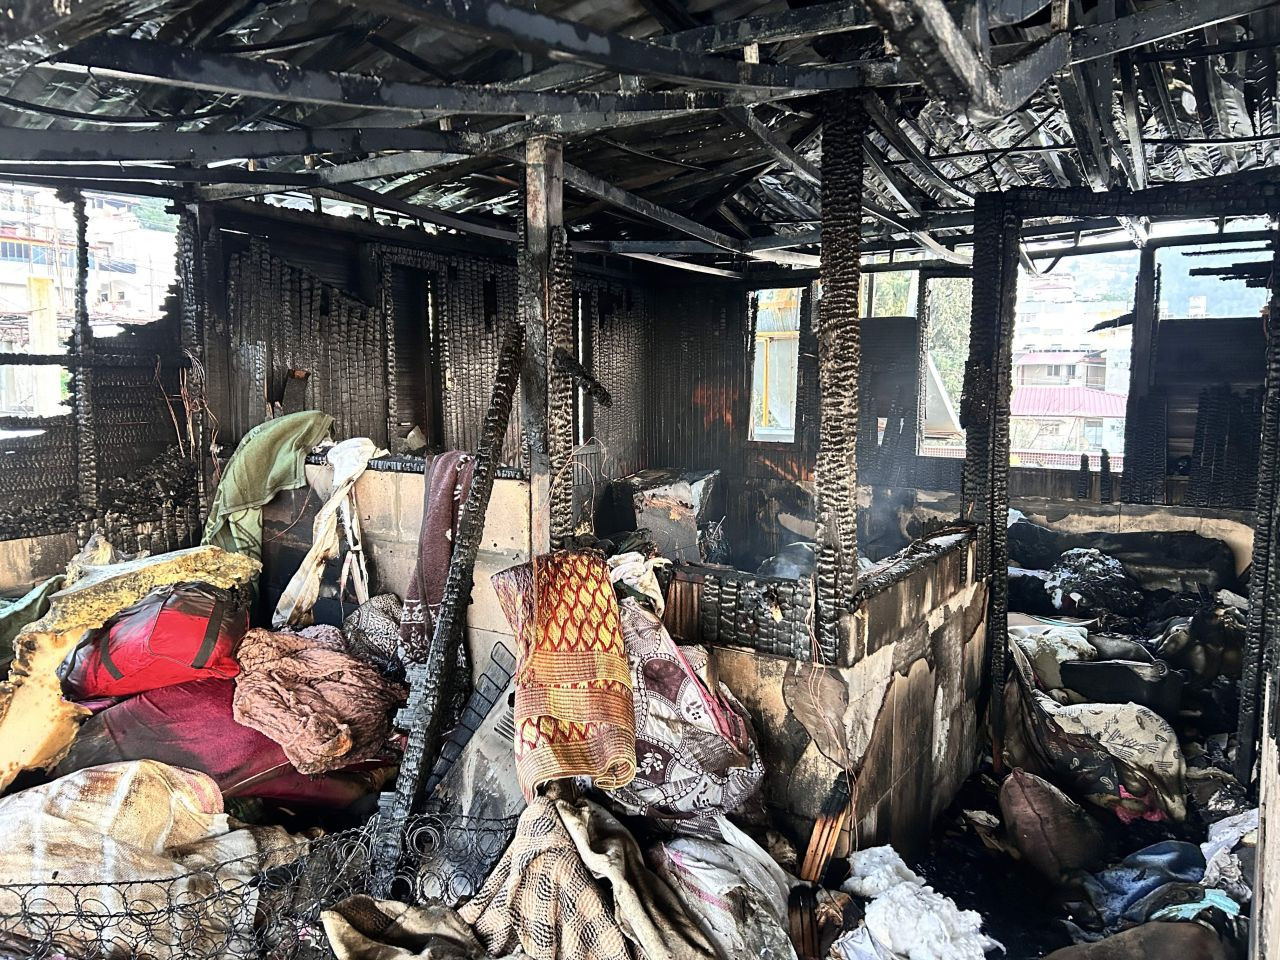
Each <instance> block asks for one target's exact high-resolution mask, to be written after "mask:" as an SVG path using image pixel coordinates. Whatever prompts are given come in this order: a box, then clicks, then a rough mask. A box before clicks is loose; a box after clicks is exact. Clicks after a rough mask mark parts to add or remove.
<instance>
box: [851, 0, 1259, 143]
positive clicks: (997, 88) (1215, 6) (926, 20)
mask: <svg viewBox="0 0 1280 960" xmlns="http://www.w3.org/2000/svg"><path fill="white" fill-rule="evenodd" d="M1273 2H1274V0H1217V2H1214V3H1200V2H1195V0H1170V2H1168V3H1162V4H1159V5H1157V6H1155V7H1152V8H1150V9H1148V10H1143V11H1142V12H1140V13H1135V14H1132V15H1130V16H1127V17H1119V18H1116V19H1111V20H1109V21H1107V22H1102V23H1097V24H1093V25H1090V26H1085V27H1080V28H1078V29H1076V30H1074V31H1072V32H1070V33H1069V34H1068V33H1067V32H1066V31H1059V32H1056V33H1053V34H1052V35H1050V36H1049V37H1047V38H1045V39H1043V40H1039V41H1035V42H1032V43H1030V44H1026V45H1023V46H1022V47H1020V48H1019V47H1015V46H1013V45H1010V46H1007V47H1004V48H1001V49H1000V50H999V51H996V50H993V49H992V48H991V46H990V36H989V30H988V28H989V27H991V26H999V25H1001V24H1006V23H1009V22H1016V21H1011V20H1010V19H1009V18H1010V17H1012V16H1016V15H1018V14H1019V13H1022V12H1025V11H1026V10H1028V9H1030V10H1032V11H1033V12H1034V11H1035V10H1036V9H1039V8H1043V7H1044V6H1046V5H1047V4H1043V3H1036V2H1034V0H1029V2H1027V3H1025V4H1022V3H1013V2H1012V0H1011V2H1010V3H1006V4H997V5H996V15H995V16H994V17H992V16H991V12H990V10H989V9H988V10H987V11H986V17H985V22H983V17H982V13H983V10H984V8H985V7H986V6H987V5H986V4H981V3H978V4H970V5H966V6H965V7H964V8H963V9H964V10H967V11H968V13H969V16H968V18H967V21H968V22H966V23H965V24H963V25H962V24H961V23H960V22H957V20H956V18H955V17H954V16H953V13H952V8H951V7H949V6H947V5H946V4H944V3H943V0H867V5H868V7H869V8H870V10H871V13H872V15H873V16H874V17H875V19H876V21H877V22H878V23H879V24H880V26H881V27H882V28H883V29H884V31H885V34H886V36H887V38H888V40H889V42H890V43H891V44H892V45H893V46H894V48H895V49H896V51H897V52H898V53H899V55H900V56H901V57H902V59H903V61H904V62H905V64H906V66H907V67H908V68H909V69H910V70H911V71H912V72H913V73H914V74H915V75H916V76H917V77H919V79H920V80H921V82H923V83H924V84H925V86H927V87H928V88H929V89H930V91H931V92H933V93H934V94H936V95H937V96H939V97H940V98H942V99H943V100H944V101H946V102H947V103H949V104H950V105H951V106H952V107H953V108H955V109H957V110H959V111H961V112H963V113H969V114H972V115H973V116H974V117H975V118H976V119H981V120H993V119H998V118H1001V117H1005V116H1007V115H1008V114H1010V113H1012V112H1013V111H1014V110H1017V109H1018V108H1020V107H1021V106H1023V105H1024V104H1025V103H1026V102H1027V101H1028V100H1029V99H1030V98H1031V97H1032V95H1034V94H1035V93H1036V91H1037V90H1039V89H1040V88H1041V87H1042V86H1043V85H1044V84H1045V83H1046V82H1047V81H1048V80H1049V79H1050V77H1052V76H1053V75H1054V74H1055V73H1058V72H1059V71H1062V70H1064V69H1066V68H1067V67H1068V66H1069V65H1070V64H1073V63H1077V64H1078V63H1084V62H1087V61H1090V60H1096V59H1101V58H1107V57H1112V56H1114V55H1115V54H1117V53H1122V52H1124V51H1126V50H1131V49H1133V48H1135V47H1140V46H1144V45H1146V44H1149V43H1154V42H1156V41H1159V40H1164V39H1168V38H1169V37H1174V36H1178V35H1179V34H1183V33H1187V32H1189V31H1192V30H1199V29H1202V28H1204V27H1208V26H1211V25H1213V24H1216V23H1221V22H1222V21H1224V20H1230V19H1233V18H1235V17H1240V16H1244V15H1246V14H1250V13H1253V12H1255V11H1257V10H1261V9H1263V8H1265V7H1268V6H1270V5H1271V4H1272V3H1273ZM975 11H976V12H975ZM997 53H998V54H999V55H998V56H997ZM998 61H1003V62H998Z"/></svg>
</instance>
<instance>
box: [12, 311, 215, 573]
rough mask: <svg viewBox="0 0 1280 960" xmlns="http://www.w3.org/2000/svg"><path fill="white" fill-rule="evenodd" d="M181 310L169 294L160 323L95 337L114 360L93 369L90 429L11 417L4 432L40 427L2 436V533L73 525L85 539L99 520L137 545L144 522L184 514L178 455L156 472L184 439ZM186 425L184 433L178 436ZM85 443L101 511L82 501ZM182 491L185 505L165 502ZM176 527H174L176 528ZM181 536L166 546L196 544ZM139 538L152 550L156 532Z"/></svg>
mask: <svg viewBox="0 0 1280 960" xmlns="http://www.w3.org/2000/svg"><path fill="white" fill-rule="evenodd" d="M179 309H180V300H179V298H177V297H170V298H169V299H168V300H167V301H166V303H165V308H164V315H163V316H162V317H161V318H160V319H159V320H156V321H155V322H154V323H150V324H146V325H141V326H135V327H130V328H128V329H126V330H125V332H123V333H121V334H119V335H117V336H114V337H109V338H99V339H96V340H95V341H94V345H93V349H94V352H95V354H96V355H97V356H99V357H105V358H108V359H109V360H110V365H107V364H106V363H105V362H103V363H100V364H98V365H96V366H95V367H94V369H93V381H94V385H93V414H94V415H93V419H92V424H93V430H92V433H86V432H85V431H83V430H80V431H77V429H76V427H75V425H74V423H73V417H72V415H70V414H67V415H63V416H56V417H45V418H21V419H11V420H9V421H7V422H6V424H5V427H6V429H13V430H28V429H29V430H36V431H40V432H39V433H37V434H36V435H34V436H26V437H7V438H5V439H3V440H0V539H12V538H16V537H27V536H42V535H47V534H54V533H63V532H66V531H73V532H75V531H77V529H78V528H80V527H83V528H84V530H85V531H86V532H84V535H83V536H81V539H82V540H83V539H84V537H86V536H87V535H88V532H92V528H93V526H94V524H96V525H98V526H101V527H103V528H104V529H109V530H110V531H115V532H116V540H115V541H114V542H115V543H116V545H117V546H119V547H121V548H122V549H128V550H135V549H138V547H137V546H136V542H137V538H138V537H139V534H138V533H137V527H138V525H139V524H143V525H146V524H151V523H153V522H154V523H156V524H158V525H160V524H161V521H162V514H163V512H164V510H165V509H167V510H168V511H169V513H170V514H171V515H172V514H174V513H175V511H176V512H177V513H181V514H182V515H183V516H184V517H185V515H186V512H187V507H188V504H187V502H186V499H185V498H186V497H187V496H188V495H189V494H190V493H191V491H190V490H188V489H187V487H186V485H185V481H183V479H182V478H181V476H180V474H181V473H182V470H181V468H180V460H178V459H174V458H167V459H173V463H170V464H168V466H166V468H165V470H166V471H168V472H170V482H167V483H166V482H157V479H156V477H157V475H156V474H155V473H154V472H153V468H154V465H155V463H156V461H157V458H160V457H161V456H162V455H165V454H166V451H169V450H170V449H171V448H172V447H173V446H174V444H175V443H177V442H179V439H180V438H181V440H182V441H183V442H185V440H186V434H185V428H186V413H185V410H184V408H183V405H182V401H181V397H180V392H181V391H180V384H179V366H180V352H179V349H178V334H177V323H176V317H177V314H178V311H179ZM166 398H168V401H167V402H166ZM179 430H182V431H184V432H183V433H182V434H181V435H180V434H179ZM86 448H87V449H89V450H90V451H91V452H92V457H93V461H94V462H95V463H96V464H97V468H96V475H97V479H98V484H99V486H100V487H101V488H102V490H103V491H105V496H102V497H100V498H99V504H98V508H97V509H96V511H93V510H90V511H89V512H88V513H86V511H85V509H84V508H83V506H82V504H81V503H80V502H79V500H78V498H79V495H80V493H81V490H80V487H81V480H82V477H83V474H82V473H81V471H80V470H78V469H77V462H78V461H77V456H76V451H77V449H80V450H84V449H86ZM144 474H146V476H145V477H144V476H143V475H144ZM135 481H138V483H135ZM139 484H140V485H141V486H139ZM179 487H181V488H182V489H181V490H180V491H179V490H178V488H179ZM175 492H180V493H181V497H180V498H179V500H180V501H181V502H175V501H174V500H173V499H171V498H168V500H167V506H166V503H165V501H166V495H168V494H172V493H175ZM126 501H127V502H126ZM86 517H91V518H92V520H89V521H86ZM170 533H171V534H174V532H173V529H172V528H171V529H170ZM174 537H175V539H170V540H163V541H162V544H163V545H162V547H161V549H176V548H178V547H183V546H188V545H189V540H179V539H176V534H174ZM141 542H142V543H143V547H144V548H146V549H151V545H150V535H149V534H145V536H144V538H143V539H142V541H141Z"/></svg>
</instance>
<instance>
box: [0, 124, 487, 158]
mask: <svg viewBox="0 0 1280 960" xmlns="http://www.w3.org/2000/svg"><path fill="white" fill-rule="evenodd" d="M380 150H441V151H456V152H460V153H469V152H471V151H470V150H469V149H466V148H465V147H463V145H462V142H461V141H460V140H459V139H458V138H456V137H454V136H451V135H448V134H444V133H441V132H439V131H434V130H409V129H404V130H401V129H394V128H381V127H370V128H354V127H351V128H347V127H338V128H328V129H322V130H237V131H232V132H226V133H189V132H180V133H173V132H168V131H155V130H130V131H128V132H123V131H110V132H107V133H104V132H102V131H99V130H31V129H27V128H19V127H0V157H3V158H4V159H5V160H8V161H71V162H84V161H94V162H120V161H132V160H152V161H163V162H167V163H183V162H186V163H197V164H199V163H212V162H214V161H225V160H247V159H257V158H262V157H281V156H293V157H300V156H303V155H304V154H309V153H376V152H377V151H380Z"/></svg>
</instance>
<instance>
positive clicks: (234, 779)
mask: <svg viewBox="0 0 1280 960" xmlns="http://www.w3.org/2000/svg"><path fill="white" fill-rule="evenodd" d="M235 690H236V685H235V682H234V681H232V680H219V679H216V678H214V679H209V680H195V681H192V682H191V683H184V684H179V685H175V686H172V687H165V688H164V689H161V690H154V691H151V692H149V693H142V694H139V695H138V696H136V697H130V698H129V699H128V700H125V701H123V702H121V703H117V704H116V705H115V706H112V707H108V708H107V709H106V710H103V711H102V712H100V713H98V714H96V715H94V716H92V717H90V718H89V719H88V720H86V721H85V722H84V726H82V727H81V728H80V733H79V734H78V735H77V736H76V739H75V742H74V743H72V744H71V750H70V752H68V754H67V755H66V756H65V757H64V758H63V759H62V760H61V761H60V762H59V763H58V767H57V774H58V776H60V777H61V776H65V775H66V774H68V773H73V772H75V771H76V770H83V769H84V768H85V767H96V766H99V765H100V764H104V763H117V762H119V761H122V760H159V761H160V762H161V763H167V764H170V765H172V766H175V767H186V768H187V769H189V770H199V771H200V772H201V773H207V774H208V775H209V776H211V777H212V778H213V779H214V781H215V782H216V783H217V784H218V789H219V790H221V791H222V792H223V794H224V795H225V796H228V797H263V798H266V799H272V800H279V801H283V802H288V803H306V804H312V805H318V806H326V807H335V808H341V807H347V806H350V805H351V804H352V803H354V802H355V801H356V800H358V799H360V797H362V796H364V795H365V794H367V793H371V792H373V791H375V790H377V788H378V781H377V780H376V779H370V778H371V776H372V771H373V770H374V769H376V768H377V767H379V766H386V765H387V764H388V763H389V762H392V761H388V760H383V759H378V760H372V761H369V762H367V763H364V764H358V765H357V766H355V767H352V768H349V769H348V770H343V771H338V772H335V773H331V774H326V775H325V776H322V777H308V776H306V775H305V774H301V773H299V772H298V771H297V770H296V769H294V766H293V764H292V763H290V762H289V758H288V757H286V756H285V755H284V750H282V749H281V748H280V745H279V744H278V743H276V742H275V741H274V740H271V739H270V738H268V737H265V736H263V735H262V734H260V733H259V732H258V731H257V730H253V729H250V728H249V727H242V726H241V725H240V724H238V723H236V721H235V717H234V716H232V707H231V701H232V698H233V697H234V696H235Z"/></svg>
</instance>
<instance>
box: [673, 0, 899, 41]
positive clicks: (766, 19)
mask: <svg viewBox="0 0 1280 960" xmlns="http://www.w3.org/2000/svg"><path fill="white" fill-rule="evenodd" d="M874 26H875V21H873V20H872V19H871V17H870V16H869V15H868V13H867V11H866V8H865V7H863V6H862V5H861V4H853V3H820V4H815V5H814V6H809V7H798V8H794V9H791V10H780V11H778V12H777V13H766V14H761V15H760V16H752V17H743V18H742V19H741V20H729V21H727V22H725V23H717V24H715V25H713V26H707V27H696V28H694V29H692V30H682V31H681V32H680V33H678V34H673V35H672V36H669V37H656V38H654V41H653V42H654V43H656V44H660V45H662V46H666V47H673V48H675V49H677V50H688V51H691V52H699V51H701V52H707V53H716V52H720V51H724V50H735V49H739V48H741V47H745V46H747V45H748V44H751V43H783V42H786V41H788V40H807V39H809V38H811V37H820V36H826V35H827V34H832V33H842V32H845V31H848V30H860V29H864V28H867V27H874Z"/></svg>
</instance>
